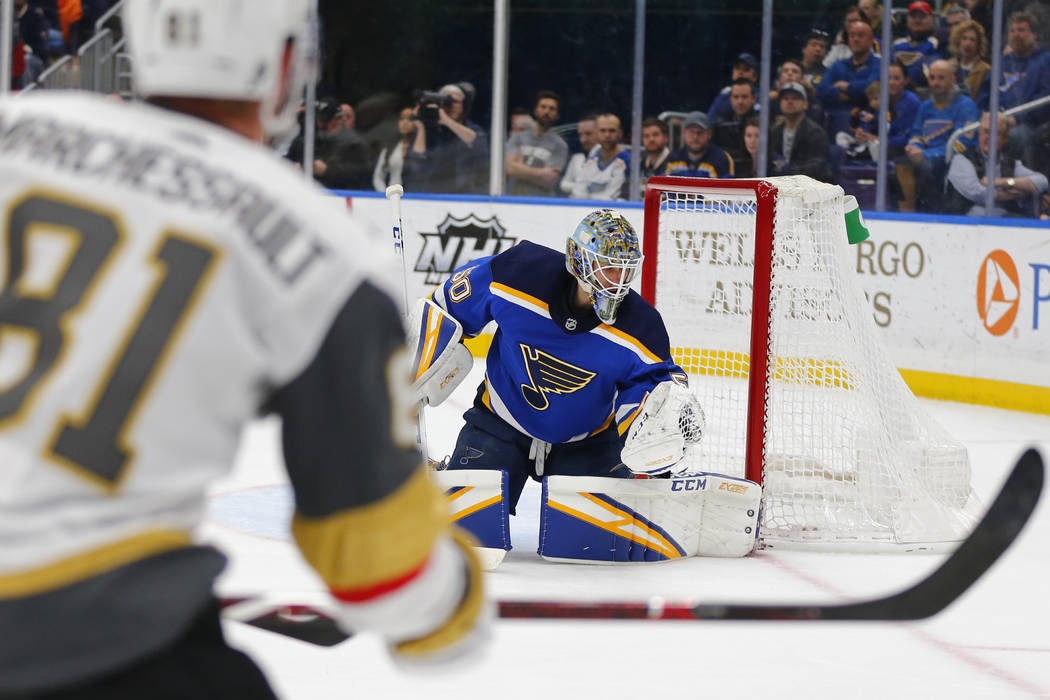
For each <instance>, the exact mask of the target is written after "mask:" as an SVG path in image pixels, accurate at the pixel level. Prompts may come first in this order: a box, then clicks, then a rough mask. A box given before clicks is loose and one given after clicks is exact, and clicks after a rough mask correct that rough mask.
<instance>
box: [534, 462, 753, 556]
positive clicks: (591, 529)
mask: <svg viewBox="0 0 1050 700" xmlns="http://www.w3.org/2000/svg"><path fill="white" fill-rule="evenodd" d="M760 500H761V489H760V488H759V486H758V485H757V484H755V483H754V482H751V481H747V480H746V479H736V478H734V477H728V476H723V475H720V474H688V475H684V476H681V477H676V478H672V479H647V480H636V479H613V478H608V477H574V476H550V477H547V478H545V479H544V481H543V496H542V504H541V510H540V547H539V550H538V551H539V554H540V556H542V557H543V558H544V559H549V560H553V561H564V562H574V563H590V564H619V563H631V562H655V561H668V560H672V559H680V558H682V557H688V556H696V555H699V556H718V557H742V556H744V555H746V554H748V553H749V552H751V551H752V550H753V549H754V546H755V538H756V536H757V534H758V518H759V502H760Z"/></svg>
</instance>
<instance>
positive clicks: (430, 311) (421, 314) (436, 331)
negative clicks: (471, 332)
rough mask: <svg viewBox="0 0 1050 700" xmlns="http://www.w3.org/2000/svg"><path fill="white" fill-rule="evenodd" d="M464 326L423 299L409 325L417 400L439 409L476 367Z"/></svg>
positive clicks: (414, 309)
mask: <svg viewBox="0 0 1050 700" xmlns="http://www.w3.org/2000/svg"><path fill="white" fill-rule="evenodd" d="M462 340H463V326H462V325H460V323H459V321H457V320H456V319H454V318H452V317H451V316H449V315H448V314H447V313H445V311H443V310H442V309H441V307H439V306H438V305H437V304H435V303H434V302H432V301H431V300H430V299H420V300H419V301H417V302H416V305H415V307H414V308H413V311H412V318H411V319H409V322H408V339H407V341H406V344H407V346H408V348H409V349H410V350H411V351H412V378H413V382H412V391H413V396H414V397H415V400H416V401H422V402H423V404H424V405H429V406H437V405H439V404H440V403H441V402H443V401H444V400H445V399H447V398H448V397H449V395H450V394H451V393H452V392H453V391H454V390H455V388H456V387H457V386H459V384H460V383H461V382H462V381H463V380H464V379H466V377H467V374H468V373H469V372H470V370H471V368H473V366H474V358H473V356H471V354H470V350H468V349H467V348H466V346H465V345H463V343H462V342H461V341H462Z"/></svg>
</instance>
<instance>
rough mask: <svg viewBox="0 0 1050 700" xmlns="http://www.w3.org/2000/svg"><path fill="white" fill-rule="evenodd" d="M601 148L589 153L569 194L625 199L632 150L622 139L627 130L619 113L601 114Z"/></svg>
mask: <svg viewBox="0 0 1050 700" xmlns="http://www.w3.org/2000/svg"><path fill="white" fill-rule="evenodd" d="M597 126H598V145H599V146H601V148H598V149H597V150H595V151H594V152H592V153H591V155H589V156H588V157H587V160H586V161H584V163H583V167H582V168H581V169H580V176H579V179H578V180H577V181H576V183H575V185H574V186H573V190H572V192H570V193H569V196H570V197H572V198H574V199H623V195H624V187H625V185H626V183H627V174H628V172H629V171H630V169H631V152H630V151H629V150H627V149H626V148H625V147H624V146H623V144H621V143H620V138H621V137H622V136H623V130H622V129H621V128H620V118H619V117H617V116H616V115H615V114H599V115H598V119H597Z"/></svg>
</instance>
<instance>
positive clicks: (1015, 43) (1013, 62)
mask: <svg viewBox="0 0 1050 700" xmlns="http://www.w3.org/2000/svg"><path fill="white" fill-rule="evenodd" d="M1007 25H1008V27H1009V43H1010V52H1009V53H1006V54H1004V55H1003V59H1002V64H1001V65H1002V71H1003V76H1002V81H1001V82H1000V88H999V90H1000V97H999V107H1000V108H1002V109H1010V108H1012V107H1017V106H1019V105H1022V104H1024V103H1026V102H1031V101H1032V100H1035V99H1038V98H1040V97H1045V96H1046V95H1050V52H1048V51H1047V50H1046V49H1044V48H1042V47H1040V46H1039V40H1038V38H1037V36H1038V33H1039V24H1038V20H1036V18H1035V15H1034V14H1032V13H1031V12H1014V13H1013V14H1011V15H1010V17H1009V19H1008V21H1007ZM990 84H991V83H990V81H989V80H988V78H985V83H984V85H983V86H982V87H981V94H980V96H979V97H978V100H977V104H978V106H979V107H980V108H981V109H988V105H989V89H990ZM1017 120H1018V124H1017V126H1016V127H1015V128H1014V129H1013V131H1011V132H1010V140H1011V141H1012V142H1013V144H1014V147H1015V149H1016V152H1017V153H1024V154H1026V155H1028V154H1029V150H1030V148H1029V147H1030V144H1031V140H1032V131H1033V129H1036V128H1038V127H1040V126H1042V125H1043V124H1045V123H1046V122H1048V121H1050V107H1047V106H1043V107H1039V108H1037V109H1032V110H1029V111H1027V112H1023V113H1021V114H1018V115H1017Z"/></svg>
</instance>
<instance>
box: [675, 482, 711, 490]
mask: <svg viewBox="0 0 1050 700" xmlns="http://www.w3.org/2000/svg"><path fill="white" fill-rule="evenodd" d="M705 489H707V479H675V480H674V481H672V482H671V490H672V491H703V490H705Z"/></svg>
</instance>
